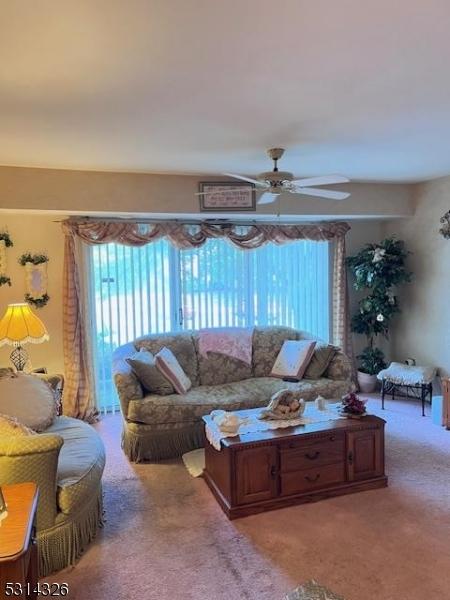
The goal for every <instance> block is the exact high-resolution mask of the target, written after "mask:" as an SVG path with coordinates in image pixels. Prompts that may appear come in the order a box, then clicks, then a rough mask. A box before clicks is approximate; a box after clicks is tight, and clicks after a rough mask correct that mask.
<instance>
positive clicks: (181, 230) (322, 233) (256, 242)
mask: <svg viewBox="0 0 450 600" xmlns="http://www.w3.org/2000/svg"><path fill="white" fill-rule="evenodd" d="M243 227H245V229H246V231H245V232H244V233H243V232H242V228H243ZM349 229H350V226H349V225H348V223H344V222H331V223H329V222H323V223H313V224H296V225H271V224H264V223H256V224H249V225H248V226H247V225H244V226H242V225H240V226H239V231H238V228H237V226H236V225H233V224H229V223H225V224H222V223H220V224H216V223H207V222H201V223H199V224H198V225H197V224H195V225H192V224H190V225H186V224H183V223H178V222H174V221H169V222H161V223H138V222H132V221H94V220H90V219H89V220H75V219H68V220H67V221H64V222H63V230H64V232H65V234H66V235H72V236H76V237H78V238H80V239H81V240H82V241H83V242H85V243H86V244H107V243H109V242H115V243H117V244H124V245H126V246H143V245H145V244H149V243H151V242H155V241H156V240H159V239H160V238H162V237H166V238H168V239H170V241H171V242H172V243H173V244H174V245H175V246H176V247H177V248H195V247H197V246H201V245H202V244H204V243H205V242H206V240H208V239H209V238H220V237H223V238H226V239H228V240H229V241H230V242H231V243H233V244H234V245H235V246H237V247H239V248H242V249H248V250H251V249H252V248H258V247H259V246H262V245H263V244H267V243H268V242H273V243H275V244H284V243H286V242H289V241H294V240H315V241H332V240H335V239H338V238H342V237H344V236H345V234H346V233H347V231H348V230H349Z"/></svg>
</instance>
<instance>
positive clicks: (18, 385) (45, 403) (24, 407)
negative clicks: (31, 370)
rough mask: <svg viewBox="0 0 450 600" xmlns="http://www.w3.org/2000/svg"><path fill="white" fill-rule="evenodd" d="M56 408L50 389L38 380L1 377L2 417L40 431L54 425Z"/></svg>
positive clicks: (19, 374)
mask: <svg viewBox="0 0 450 600" xmlns="http://www.w3.org/2000/svg"><path fill="white" fill-rule="evenodd" d="M56 409H57V407H56V402H55V396H54V394H53V391H52V389H51V387H50V386H49V385H48V383H46V382H45V381H43V380H42V379H39V377H36V376H35V375H28V373H14V374H13V373H12V374H11V376H10V377H2V378H0V413H1V414H3V415H8V416H9V417H14V418H15V419H17V420H18V421H19V423H22V425H26V426H27V427H29V428H30V429H33V430H34V431H37V432H40V431H44V430H45V429H47V427H50V425H51V424H52V423H53V421H54V419H55V416H56Z"/></svg>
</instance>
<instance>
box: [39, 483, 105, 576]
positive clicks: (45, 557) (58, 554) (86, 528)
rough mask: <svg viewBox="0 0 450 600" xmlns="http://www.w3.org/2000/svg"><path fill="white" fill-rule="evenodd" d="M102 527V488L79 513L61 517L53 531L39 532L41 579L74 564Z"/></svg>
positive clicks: (52, 528)
mask: <svg viewBox="0 0 450 600" xmlns="http://www.w3.org/2000/svg"><path fill="white" fill-rule="evenodd" d="M59 519H60V520H59ZM102 526H103V494H102V487H101V484H100V485H99V488H98V492H97V494H93V495H92V497H91V498H90V499H89V501H88V502H86V503H85V504H83V506H82V508H80V510H78V511H76V512H73V513H71V514H70V515H65V514H63V513H60V514H59V515H58V517H57V520H56V524H55V525H54V526H53V527H50V528H48V529H44V530H42V531H39V532H38V534H37V548H38V560H39V577H45V576H47V575H49V574H50V573H53V572H54V571H60V570H61V569H65V568H66V567H69V566H71V565H73V564H75V562H76V561H77V560H78V559H79V558H80V556H81V555H82V553H83V552H84V550H85V549H86V547H87V546H88V545H89V543H90V542H91V541H92V540H93V539H94V538H95V536H96V534H97V532H98V529H99V527H102Z"/></svg>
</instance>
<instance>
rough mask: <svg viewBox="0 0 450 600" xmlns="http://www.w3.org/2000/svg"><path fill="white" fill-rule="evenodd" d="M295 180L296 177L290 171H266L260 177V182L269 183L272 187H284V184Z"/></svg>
mask: <svg viewBox="0 0 450 600" xmlns="http://www.w3.org/2000/svg"><path fill="white" fill-rule="evenodd" d="M293 179H294V175H293V174H292V173H289V171H266V172H264V173H260V174H259V175H258V180H259V181H265V182H267V183H268V184H269V185H270V186H271V187H274V188H278V187H280V188H281V187H283V183H284V182H285V181H286V182H290V181H292V180H293Z"/></svg>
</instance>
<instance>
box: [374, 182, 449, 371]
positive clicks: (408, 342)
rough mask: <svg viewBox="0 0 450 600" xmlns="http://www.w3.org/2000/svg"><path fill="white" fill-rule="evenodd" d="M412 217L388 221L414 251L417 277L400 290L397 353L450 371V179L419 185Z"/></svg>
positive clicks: (391, 230) (413, 267)
mask: <svg viewBox="0 0 450 600" xmlns="http://www.w3.org/2000/svg"><path fill="white" fill-rule="evenodd" d="M414 201H415V214H414V216H413V217H412V218H409V219H404V220H400V221H395V222H392V223H387V224H386V225H385V227H384V231H385V234H386V235H393V234H394V235H396V236H397V237H398V238H399V239H403V240H405V242H406V245H407V247H408V249H409V250H411V251H412V252H413V254H412V255H411V257H410V259H409V261H408V263H409V266H410V268H411V270H412V271H413V273H414V281H413V283H411V284H408V285H405V286H404V287H403V289H402V291H401V292H400V302H401V305H402V314H401V315H400V316H399V317H398V318H396V321H395V324H394V327H393V330H392V336H391V350H392V356H393V357H394V358H395V359H397V360H404V359H405V358H406V357H409V356H411V357H414V358H416V359H417V362H418V364H423V365H435V366H436V367H439V370H440V373H441V374H447V375H448V374H450V240H446V239H444V238H443V237H442V236H441V235H440V234H439V227H440V223H439V219H440V217H442V216H443V215H444V213H446V212H447V211H448V210H449V209H450V177H445V178H442V179H436V180H434V181H430V182H427V183H424V184H421V185H419V186H417V187H416V190H415V200H414Z"/></svg>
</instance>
